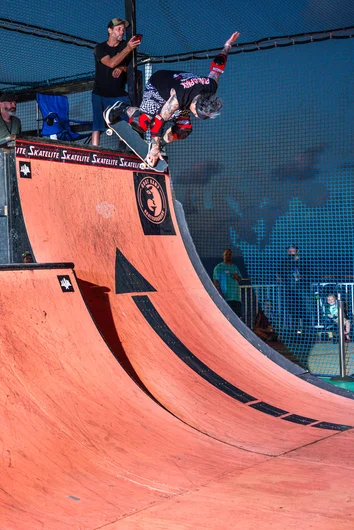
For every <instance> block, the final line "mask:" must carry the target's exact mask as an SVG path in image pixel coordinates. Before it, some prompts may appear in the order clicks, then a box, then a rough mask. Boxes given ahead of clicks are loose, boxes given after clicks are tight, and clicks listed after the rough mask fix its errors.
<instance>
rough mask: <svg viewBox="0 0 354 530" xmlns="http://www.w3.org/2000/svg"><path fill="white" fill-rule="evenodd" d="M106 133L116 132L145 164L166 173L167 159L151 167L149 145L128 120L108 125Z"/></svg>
mask: <svg viewBox="0 0 354 530" xmlns="http://www.w3.org/2000/svg"><path fill="white" fill-rule="evenodd" d="M108 127H109V128H108V129H107V130H106V134H108V136H111V135H112V134H113V133H115V134H116V135H117V136H118V137H119V138H120V139H121V140H123V142H124V143H125V144H126V145H127V146H128V147H129V148H130V149H131V150H132V151H133V152H134V153H135V154H136V155H137V156H138V157H139V158H140V159H141V160H142V161H143V163H144V164H145V166H146V167H147V168H149V169H151V170H152V171H157V173H165V171H166V170H167V162H166V160H159V161H158V162H157V164H156V166H154V167H151V166H149V164H148V163H147V162H146V160H145V158H146V156H147V154H148V152H149V146H148V144H147V142H145V140H143V139H142V138H141V137H140V136H139V134H138V133H137V132H136V131H134V129H132V128H131V127H130V125H129V123H127V122H126V121H123V120H121V121H118V122H117V123H114V124H112V125H108Z"/></svg>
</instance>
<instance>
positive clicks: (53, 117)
mask: <svg viewBox="0 0 354 530" xmlns="http://www.w3.org/2000/svg"><path fill="white" fill-rule="evenodd" d="M36 100H37V104H38V107H39V110H40V111H41V114H42V116H43V127H42V130H41V132H40V135H41V136H47V137H51V138H57V139H58V140H64V141H66V142H75V141H76V140H83V139H85V140H86V141H85V143H88V142H89V140H90V138H91V135H92V132H89V133H81V134H79V133H77V132H74V131H72V130H71V126H70V124H75V123H77V124H81V125H90V126H91V128H92V122H91V121H79V120H71V119H69V101H68V98H67V97H66V96H52V95H49V94H37V95H36Z"/></svg>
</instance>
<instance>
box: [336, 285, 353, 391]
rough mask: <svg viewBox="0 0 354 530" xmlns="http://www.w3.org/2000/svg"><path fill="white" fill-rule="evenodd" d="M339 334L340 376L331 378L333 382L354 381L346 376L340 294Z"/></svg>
mask: <svg viewBox="0 0 354 530" xmlns="http://www.w3.org/2000/svg"><path fill="white" fill-rule="evenodd" d="M337 307H338V333H339V341H338V345H339V373H340V375H339V376H335V377H331V381H353V379H352V378H351V377H349V376H347V375H346V373H345V371H346V369H345V344H344V309H343V300H342V299H341V296H340V294H338V300H337Z"/></svg>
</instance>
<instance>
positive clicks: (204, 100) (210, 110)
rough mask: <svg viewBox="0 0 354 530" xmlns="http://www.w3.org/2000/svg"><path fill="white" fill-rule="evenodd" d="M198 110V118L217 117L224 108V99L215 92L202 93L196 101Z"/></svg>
mask: <svg viewBox="0 0 354 530" xmlns="http://www.w3.org/2000/svg"><path fill="white" fill-rule="evenodd" d="M195 108H196V112H197V115H198V118H200V119H201V120H206V119H207V118H216V116H218V115H219V114H220V110H221V109H222V101H221V99H220V98H218V97H217V96H216V95H215V94H201V95H200V96H199V97H198V99H197V101H196V106H195Z"/></svg>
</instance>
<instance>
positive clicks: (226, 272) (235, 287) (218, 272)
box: [213, 248, 242, 318]
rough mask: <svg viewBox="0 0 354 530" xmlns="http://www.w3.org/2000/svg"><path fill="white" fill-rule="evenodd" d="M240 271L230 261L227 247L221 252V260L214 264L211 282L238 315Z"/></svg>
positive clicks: (239, 311)
mask: <svg viewBox="0 0 354 530" xmlns="http://www.w3.org/2000/svg"><path fill="white" fill-rule="evenodd" d="M241 280H242V276H241V273H240V271H239V269H238V267H236V265H234V264H233V263H232V252H231V250H230V249H229V248H227V249H226V250H224V252H223V262H222V263H219V264H218V265H216V267H215V268H214V272H213V282H214V285H215V287H216V288H217V290H218V291H219V293H220V294H221V296H222V297H223V298H225V300H226V302H227V303H228V304H229V306H230V307H231V309H232V310H233V311H234V313H236V315H237V316H238V317H240V318H241V316H242V304H241V290H240V286H239V283H238V282H239V281H241Z"/></svg>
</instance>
